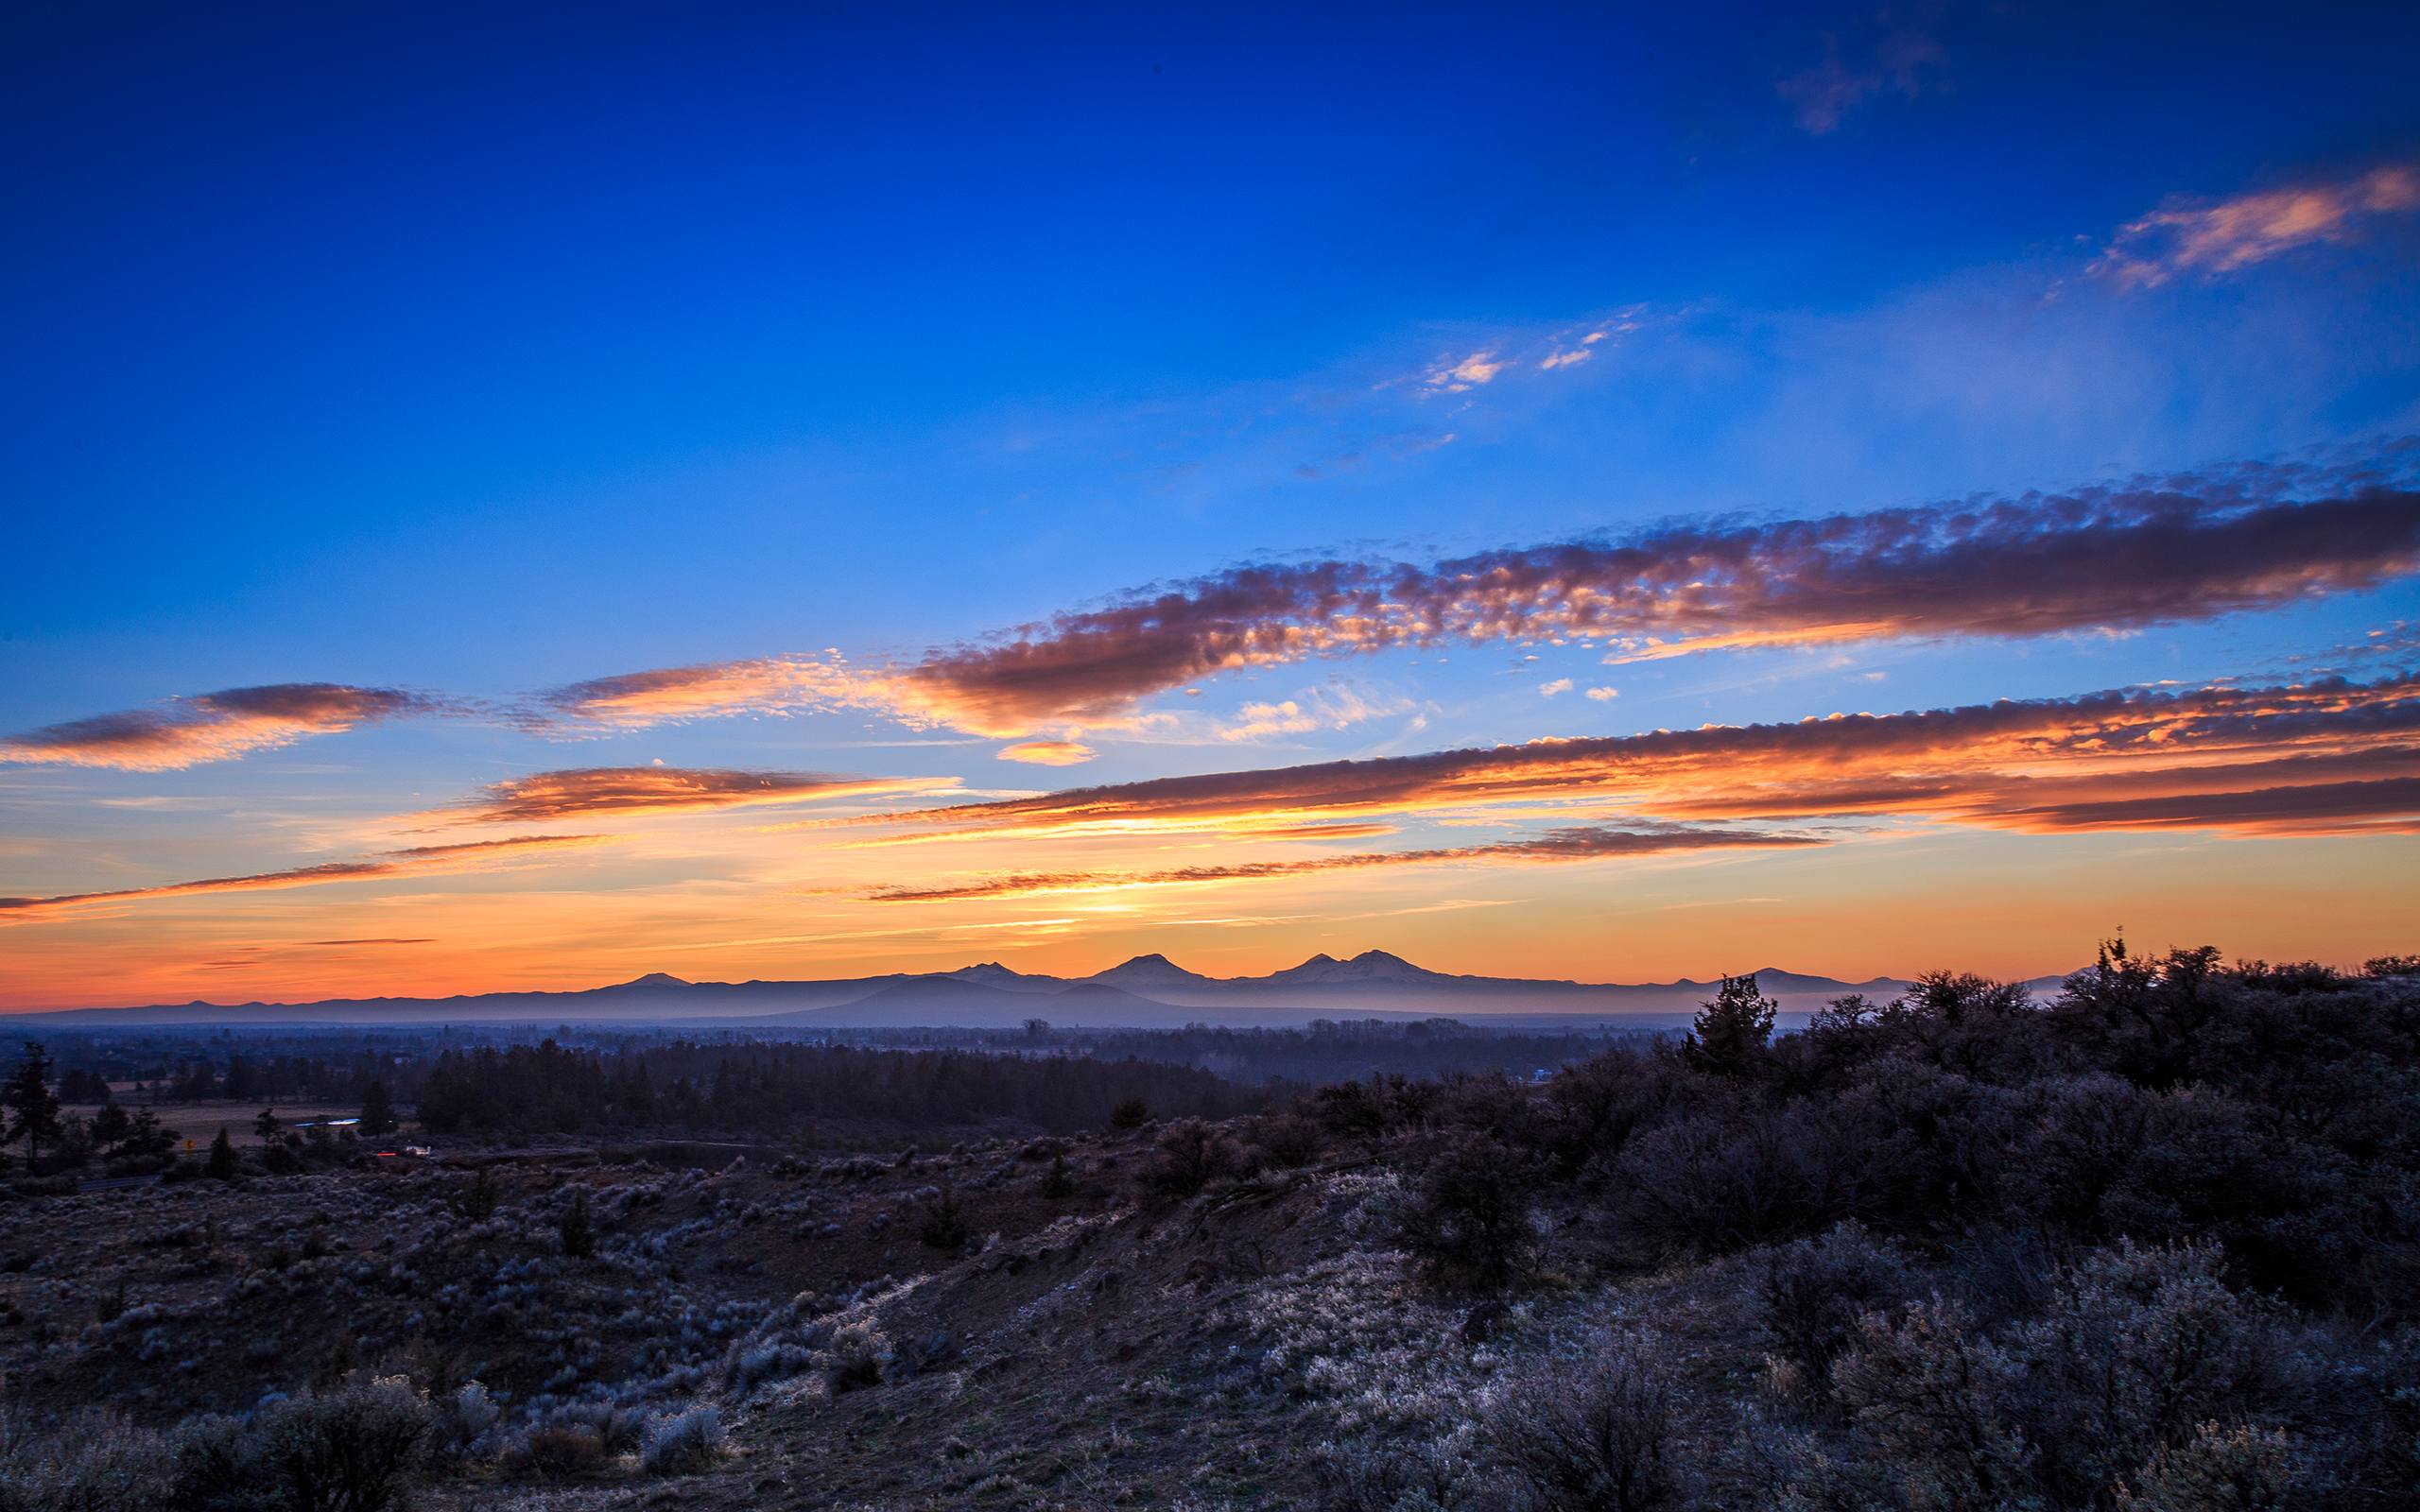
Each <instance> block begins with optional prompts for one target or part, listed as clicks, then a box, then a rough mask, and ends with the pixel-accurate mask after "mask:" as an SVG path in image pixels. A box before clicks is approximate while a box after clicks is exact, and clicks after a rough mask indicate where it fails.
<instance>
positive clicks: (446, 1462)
mask: <svg viewBox="0 0 2420 1512" xmlns="http://www.w3.org/2000/svg"><path fill="white" fill-rule="evenodd" d="M502 1417H504V1410H503V1409H502V1408H500V1407H498V1406H497V1405H496V1404H495V1400H494V1399H493V1398H492V1397H490V1396H489V1395H488V1388H487V1387H485V1386H483V1385H481V1384H479V1383H477V1382H475V1381H472V1382H466V1383H463V1384H462V1385H461V1386H459V1387H458V1388H457V1389H455V1390H453V1391H450V1392H448V1393H446V1394H445V1395H443V1396H441V1397H440V1398H438V1399H437V1400H436V1401H435V1402H433V1403H432V1404H431V1405H430V1408H429V1432H428V1443H427V1452H428V1455H429V1458H430V1459H431V1460H432V1461H434V1462H435V1463H437V1464H438V1465H441V1466H452V1465H457V1464H459V1463H461V1462H462V1461H464V1460H466V1459H471V1458H475V1457H476V1456H477V1455H478V1453H479V1452H480V1451H481V1449H482V1448H483V1447H484V1446H485V1444H486V1442H487V1439H488V1435H490V1434H491V1433H492V1432H493V1431H494V1429H495V1425H496V1423H497V1422H498V1421H499V1420H500V1419H501V1418H502Z"/></svg>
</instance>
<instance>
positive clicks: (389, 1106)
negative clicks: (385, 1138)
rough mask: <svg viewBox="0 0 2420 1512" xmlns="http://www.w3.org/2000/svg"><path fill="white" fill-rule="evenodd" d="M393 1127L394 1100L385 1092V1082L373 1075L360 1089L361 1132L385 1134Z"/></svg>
mask: <svg viewBox="0 0 2420 1512" xmlns="http://www.w3.org/2000/svg"><path fill="white" fill-rule="evenodd" d="M394 1127H395V1104H394V1100H393V1099H392V1098H391V1097H389V1095H388V1094H387V1084H386V1083H385V1082H384V1081H381V1080H378V1079H377V1078H375V1077H372V1079H371V1082H370V1085H369V1086H367V1087H364V1088H363V1089H362V1090H361V1132H363V1133H364V1134H386V1133H390V1132H392V1131H393V1129H394Z"/></svg>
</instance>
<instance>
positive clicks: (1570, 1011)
mask: <svg viewBox="0 0 2420 1512" xmlns="http://www.w3.org/2000/svg"><path fill="white" fill-rule="evenodd" d="M2059 980H2060V979H2059V978H2056V977H2044V978H2039V979H2037V980H2035V981H2033V982H2031V983H2028V984H2027V985H2028V986H2029V987H2031V988H2033V989H2034V990H2035V991H2036V992H2048V991H2051V990H2055V989H2056V988H2057V986H2058V982H2059ZM1756 981H1757V985H1758V986H1759V987H1760V988H1762V989H1763V990H1764V991H1765V992H1766V993H1767V994H1768V995H1770V996H1772V997H1773V998H1775V999H1778V1000H1779V1001H1780V1003H1781V1005H1782V1006H1783V1007H1785V1008H1787V1009H1789V1010H1790V1011H1792V1012H1803V1011H1806V1010H1807V1009H1810V1008H1814V1007H1819V1006H1821V1005H1823V1004H1824V1003H1825V1002H1826V1001H1828V1000H1830V999H1832V998H1835V997H1840V996H1842V995H1844V994H1846V993H1850V992H1862V993H1864V994H1865V995H1866V996H1868V997H1873V998H1889V997H1893V996H1895V995H1896V994H1898V993H1899V992H1901V991H1904V990H1905V989H1906V988H1907V987H1908V985H1909V984H1908V983H1907V982H1905V981H1904V980H1901V979H1900V978H1897V977H1876V978H1874V979H1873V980H1871V981H1866V982H1843V981H1840V980H1838V979H1837V978H1834V977H1828V976H1811V975H1807V974H1805V973H1803V972H1798V971H1782V970H1779V969H1777V968H1768V969H1766V970H1764V971H1758V972H1757V973H1756ZM1720 985H1721V983H1720V978H1719V977H1713V978H1708V979H1706V980H1703V981H1698V980H1693V979H1690V978H1686V977H1684V978H1682V979H1681V980H1679V981H1675V982H1645V983H1591V982H1567V981H1540V980H1537V979H1534V978H1529V977H1505V976H1458V975H1455V974H1452V973H1450V972H1445V971H1429V970H1428V969H1426V967H1421V966H1415V965H1413V964H1412V963H1411V962H1409V961H1408V960H1405V959H1404V958H1403V957H1402V956H1400V955H1395V954H1391V953H1389V952H1386V951H1381V950H1368V951H1363V952H1362V953H1361V954H1358V955H1355V956H1353V957H1351V958H1350V959H1347V960H1339V959H1337V958H1336V957H1335V956H1333V955H1328V954H1317V955H1313V956H1312V957H1311V958H1310V959H1308V960H1306V961H1304V962H1302V963H1300V964H1299V965H1295V966H1289V967H1287V968H1285V969H1284V970H1282V971H1271V972H1270V973H1268V974H1267V975H1265V976H1235V977H1217V976H1204V975H1202V974H1201V972H1199V971H1187V970H1186V969H1185V968H1184V967H1182V966H1179V965H1177V964H1176V963H1175V962H1174V961H1171V960H1169V959H1168V958H1167V956H1165V955H1159V954H1151V955H1137V956H1135V957H1134V958H1132V960H1128V961H1123V962H1120V963H1119V964H1118V965H1115V966H1113V967H1110V968H1109V969H1108V970H1106V971H1098V972H1095V973H1094V974H1093V975H1091V976H1088V977H1077V978H1068V977H1060V976H1051V975H1048V974H1045V973H1039V972H1026V971H1016V970H1014V969H1012V968H1011V967H1008V966H1004V965H1002V964H1000V963H999V962H997V961H984V962H981V963H979V964H977V965H974V966H966V967H960V968H958V969H957V970H955V971H934V972H925V973H914V974H910V973H904V972H890V973H887V974H884V975H880V976H861V977H846V978H835V979H830V980H822V981H794V982H779V981H776V982H691V981H686V980H684V979H683V978H681V977H678V976H674V975H672V974H670V973H669V972H665V971H650V972H648V973H647V974H646V975H644V976H640V977H635V978H633V979H631V981H628V982H617V983H614V985H612V986H610V987H601V988H587V989H585V990H578V991H568V992H492V993H484V994H480V995H477V996H468V997H451V998H348V999H339V1000H331V1001H326V1002H320V1003H245V1004H234V1005H221V1004H212V1003H201V1002H195V1003H178V1004H156V1005H151V1006H148V1007H133V1008H75V1009H68V1010H64V1011H61V1012H56V1013H34V1014H23V1015H18V1016H16V1017H17V1020H18V1022H21V1023H27V1024H30V1023H35V1022H41V1023H51V1024H57V1025H59V1026H61V1027H77V1028H95V1029H98V1028H128V1029H131V1028H139V1027H143V1026H146V1025H158V1024H198V1023H209V1024H219V1023H257V1024H265V1025H266V1024H302V1023H319V1024H389V1023H396V1024H411V1023H578V1022H622V1023H697V1024H724V1025H748V1024H759V1025H822V1026H826V1027H832V1028H842V1027H852V1028H856V1027H872V1026H876V1025H889V1026H899V1025H916V1026H931V1027H937V1028H939V1027H967V1028H973V1027H987V1028H1013V1027H1015V1026H1017V1025H1019V1024H1021V1023H1023V1022H1025V1021H1026V1020H1028V1019H1045V1020H1048V1021H1049V1022H1051V1023H1052V1024H1054V1025H1058V1026H1062V1027H1068V1028H1077V1027H1082V1028H1098V1027H1102V1026H1107V1025H1113V1024H1132V1025H1137V1026H1170V1025H1178V1024H1184V1023H1188V1022H1209V1023H1220V1024H1279V1023H1302V1022H1308V1021H1310V1020H1313V1019H1319V1018H1340V1017H1351V1018H1366V1017H1373V1016H1376V1017H1390V1018H1392V1017H1401V1018H1439V1017H1453V1018H1468V1019H1472V1020H1481V1019H1484V1020H1486V1021H1488V1022H1497V1023H1503V1024H1507V1025H1512V1024H1515V1023H1518V1024H1521V1025H1523V1026H1536V1025H1538V1024H1542V1023H1571V1022H1574V1021H1613V1022H1634V1023H1635V1022H1647V1021H1650V1020H1654V1021H1660V1022H1670V1021H1671V1020H1672V1016H1673V1015H1676V1014H1685V1013H1690V1012H1694V1011H1695V1010H1696V1008H1697V1007H1698V1005H1701V1004H1703V1002H1704V1001H1705V1000H1706V999H1707V998H1709V997H1711V996H1713V995H1714V992H1715V989H1716V988H1719V987H1720Z"/></svg>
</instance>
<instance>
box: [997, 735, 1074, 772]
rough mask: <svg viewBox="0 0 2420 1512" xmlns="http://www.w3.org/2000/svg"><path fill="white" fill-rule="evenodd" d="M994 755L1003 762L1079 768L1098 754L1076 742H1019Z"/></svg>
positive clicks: (1004, 747)
mask: <svg viewBox="0 0 2420 1512" xmlns="http://www.w3.org/2000/svg"><path fill="white" fill-rule="evenodd" d="M994 754H995V755H997V756H998V757H999V759H1000V760H1002V761H1004V762H1024V763H1026V764H1027V765H1031V766H1080V765H1083V764H1084V763H1086V762H1088V761H1091V760H1092V759H1093V757H1094V756H1095V755H1096V754H1098V753H1097V752H1096V751H1095V750H1094V749H1093V748H1092V747H1090V746H1087V745H1085V744H1084V743H1083V742H1081V741H1077V740H1021V741H1018V742H1017V743H1016V744H1015V745H1013V746H1003V747H1000V748H999V750H998V751H996V752H994Z"/></svg>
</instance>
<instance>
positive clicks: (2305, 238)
mask: <svg viewBox="0 0 2420 1512" xmlns="http://www.w3.org/2000/svg"><path fill="white" fill-rule="evenodd" d="M2415 211H2420V164H2414V163H2388V164H2386V165H2384V166H2381V167H2377V168H2372V169H2370V170H2369V171H2368V172H2366V173H2361V174H2357V175H2355V176H2354V177H2352V178H2350V179H2343V180H2336V181H2333V182H2325V183H2305V184H2298V185H2294V186H2292V187H2289V188H2284V189H2268V190H2261V191H2258V192H2256V193H2253V194H2243V195H2238V196H2236V197H2235V198H2231V199H2221V200H2217V201H2214V202H2198V203H2197V202H2192V201H2178V202H2175V203H2171V204H2169V205H2166V206H2164V207H2162V208H2161V209H2159V210H2156V211H2153V212H2152V214H2150V215H2146V216H2144V217H2143V218H2142V219H2140V220H2137V221H2135V222H2133V223H2132V224H2130V225H2127V226H2124V227H2121V228H2120V229H2119V230H2118V235H2117V238H2116V239H2115V240H2114V241H2113V242H2112V243H2111V244H2110V246H2109V249H2108V250H2107V251H2106V252H2104V253H2103V254H2102V255H2101V257H2100V261H2099V262H2097V263H2095V264H2094V265H2093V268H2094V270H2095V271H2096V272H2099V273H2101V274H2103V275H2104V276H2106V277H2108V278H2110V279H2112V280H2114V281H2116V282H2117V283H2119V284H2120V285H2122V286H2125V287H2129V288H2151V287H2155V286H2157V285H2159V284H2162V283H2167V282H2169V280H2170V279H2172V278H2175V277H2177V276H2178V275H2180V274H2186V273H2203V274H2207V275H2217V274H2221V273H2232V272H2234V271H2236V270H2237V269H2238V268H2243V267H2249V266H2252V265H2253V264H2255V263H2259V262H2265V261H2267V260H2268V259H2270V258H2272V257H2275V256H2278V255H2279V254H2281V253H2284V252H2290V251H2293V250H2295V249H2298V248H2303V247H2309V246H2312V245H2314V244H2318V243H2324V242H2342V241H2346V240H2349V239H2351V238H2352V237H2353V236H2355V235H2356V234H2358V233H2359V230H2360V229H2361V228H2362V227H2363V226H2364V225H2366V224H2367V223H2368V222H2371V221H2374V220H2377V219H2380V218H2382V217H2385V216H2388V215H2410V214H2411V213H2413V212H2415Z"/></svg>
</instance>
